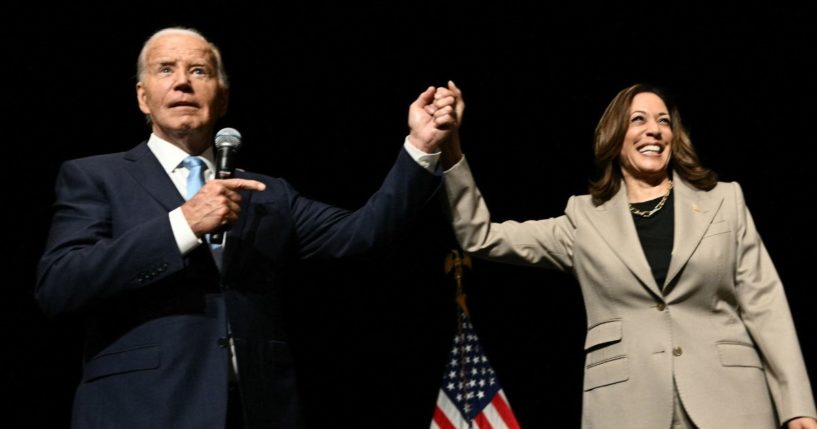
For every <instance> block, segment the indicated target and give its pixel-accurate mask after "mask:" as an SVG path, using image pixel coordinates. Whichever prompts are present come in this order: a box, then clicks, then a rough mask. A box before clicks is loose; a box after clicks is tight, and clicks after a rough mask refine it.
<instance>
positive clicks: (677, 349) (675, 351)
mask: <svg viewBox="0 0 817 429" xmlns="http://www.w3.org/2000/svg"><path fill="white" fill-rule="evenodd" d="M682 354H684V350H683V349H682V348H681V347H675V348H673V349H672V355H673V356H676V357H677V356H681V355H682Z"/></svg>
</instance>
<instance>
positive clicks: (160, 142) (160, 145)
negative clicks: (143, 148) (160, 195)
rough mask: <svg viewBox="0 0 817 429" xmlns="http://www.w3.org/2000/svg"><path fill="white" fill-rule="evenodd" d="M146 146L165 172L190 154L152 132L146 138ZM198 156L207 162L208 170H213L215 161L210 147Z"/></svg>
mask: <svg viewBox="0 0 817 429" xmlns="http://www.w3.org/2000/svg"><path fill="white" fill-rule="evenodd" d="M148 148H149V149H150V151H151V152H153V155H155V156H156V159H158V160H159V163H160V164H162V169H164V170H165V172H166V173H167V174H170V173H172V172H173V170H175V169H177V168H178V167H179V164H181V163H182V161H184V159H185V158H187V157H188V156H190V154H189V153H187V152H185V151H184V150H183V149H182V148H180V147H178V146H176V145H174V144H173V143H170V142H169V141H167V140H164V139H162V138H161V137H159V136H157V135H156V134H153V133H151V134H150V138H149V139H148ZM198 157H199V158H201V159H202V160H204V163H205V164H207V168H208V169H209V170H210V171H215V162H214V161H213V160H214V159H215V158H214V156H213V148H212V147H208V148H207V150H205V151H204V153H202V154H201V155H199V156H198Z"/></svg>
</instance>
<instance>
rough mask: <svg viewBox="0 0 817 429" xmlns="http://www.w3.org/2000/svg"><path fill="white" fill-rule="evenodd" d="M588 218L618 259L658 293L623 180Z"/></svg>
mask: <svg viewBox="0 0 817 429" xmlns="http://www.w3.org/2000/svg"><path fill="white" fill-rule="evenodd" d="M590 221H591V223H592V224H593V226H594V227H595V228H596V230H598V232H599V235H601V237H602V238H603V239H604V241H605V242H607V245H608V246H610V249H612V250H613V252H614V253H615V254H616V255H617V256H618V257H619V259H621V262H623V263H624V265H626V266H627V268H628V269H629V270H630V271H631V272H632V273H633V274H634V275H635V276H636V277H638V279H639V280H641V283H643V284H644V285H645V286H646V287H647V289H649V290H650V291H651V292H652V293H654V294H655V295H657V296H661V290H660V289H659V288H658V284H657V283H656V282H655V277H653V275H652V270H650V266H649V263H647V258H646V256H644V250H643V249H642V247H641V241H640V240H639V239H638V233H637V232H636V229H635V223H634V222H633V216H632V214H630V208H629V204H628V203H627V190H626V189H625V187H624V184H623V183H622V186H621V189H619V191H618V193H616V195H615V196H613V198H611V199H610V200H609V201H607V202H605V203H604V204H602V205H600V206H598V207H596V209H595V210H592V211H591V215H590Z"/></svg>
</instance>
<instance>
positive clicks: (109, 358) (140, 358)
mask: <svg viewBox="0 0 817 429" xmlns="http://www.w3.org/2000/svg"><path fill="white" fill-rule="evenodd" d="M158 367H159V346H158V345H155V346H143V347H137V348H133V349H128V350H122V351H117V352H108V353H105V354H102V355H99V356H97V357H95V358H94V359H92V360H91V361H90V362H88V363H87V364H86V365H85V369H84V371H83V374H82V380H83V381H91V380H94V379H97V378H100V377H106V376H109V375H114V374H124V373H127V372H133V371H142V370H147V369H156V368H158Z"/></svg>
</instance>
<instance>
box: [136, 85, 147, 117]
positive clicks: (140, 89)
mask: <svg viewBox="0 0 817 429" xmlns="http://www.w3.org/2000/svg"><path fill="white" fill-rule="evenodd" d="M136 101H137V102H138V103H139V110H141V111H142V113H144V114H145V115H150V108H149V107H148V103H147V92H146V91H145V85H144V84H143V83H142V81H139V82H136Z"/></svg>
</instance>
